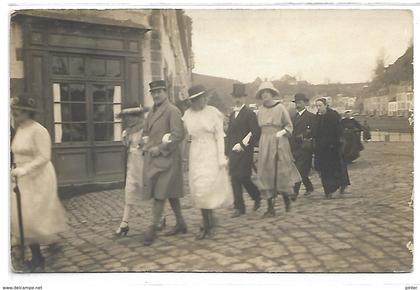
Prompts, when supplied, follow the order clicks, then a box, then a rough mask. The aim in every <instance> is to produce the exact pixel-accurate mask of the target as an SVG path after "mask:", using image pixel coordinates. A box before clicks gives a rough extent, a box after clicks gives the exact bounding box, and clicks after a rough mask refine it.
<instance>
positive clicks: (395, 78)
mask: <svg viewBox="0 0 420 290" xmlns="http://www.w3.org/2000/svg"><path fill="white" fill-rule="evenodd" d="M375 72H376V75H375V77H374V78H373V80H372V82H371V83H370V84H369V87H368V89H367V90H366V92H367V94H369V95H372V94H373V95H382V94H387V93H388V88H389V86H390V85H397V84H399V83H401V82H409V83H413V46H410V47H409V48H408V49H407V50H406V52H405V53H404V54H403V55H402V56H401V57H399V58H398V59H397V60H396V61H395V62H394V63H393V64H391V65H389V66H388V67H383V61H382V60H379V61H378V66H377V68H376V70H375Z"/></svg>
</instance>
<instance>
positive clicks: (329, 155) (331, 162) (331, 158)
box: [312, 108, 350, 194]
mask: <svg viewBox="0 0 420 290" xmlns="http://www.w3.org/2000/svg"><path fill="white" fill-rule="evenodd" d="M342 134H343V130H342V127H341V117H340V115H339V114H338V113H337V112H336V111H334V110H332V109H330V108H328V109H327V112H326V113H325V114H324V115H320V114H317V115H316V117H315V123H314V127H313V130H312V135H313V137H314V140H315V148H314V152H315V169H316V170H317V171H319V172H320V174H321V181H322V186H323V187H324V191H325V193H328V194H329V193H333V192H335V191H336V190H337V189H338V188H340V187H341V186H347V185H349V184H350V180H349V176H348V173H347V166H346V164H345V163H344V160H343V156H342V149H341V142H340V140H341V137H342Z"/></svg>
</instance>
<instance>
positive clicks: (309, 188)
mask: <svg viewBox="0 0 420 290" xmlns="http://www.w3.org/2000/svg"><path fill="white" fill-rule="evenodd" d="M293 102H294V103H295V106H296V111H297V112H296V114H295V116H294V117H292V122H293V133H292V136H291V137H290V147H291V149H292V154H293V157H294V158H295V164H296V167H297V169H298V171H299V173H300V176H301V177H302V182H297V183H296V184H295V186H294V188H293V191H294V194H293V195H292V200H293V201H294V200H296V198H297V196H298V194H299V189H300V186H301V184H302V183H303V185H304V186H305V189H306V192H305V195H309V194H311V193H312V192H313V191H314V187H313V185H312V182H311V180H310V179H309V173H310V171H311V166H312V137H311V129H312V124H313V121H314V118H315V115H314V114H313V113H311V112H309V111H308V110H307V109H306V106H307V105H308V102H309V100H308V98H307V97H306V96H305V95H304V94H301V93H298V94H296V95H295V99H294V101H293Z"/></svg>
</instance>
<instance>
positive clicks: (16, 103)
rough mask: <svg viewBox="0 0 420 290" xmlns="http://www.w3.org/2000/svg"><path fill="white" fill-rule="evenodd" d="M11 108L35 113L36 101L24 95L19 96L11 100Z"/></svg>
mask: <svg viewBox="0 0 420 290" xmlns="http://www.w3.org/2000/svg"><path fill="white" fill-rule="evenodd" d="M12 108H13V109H19V110H23V111H32V112H35V111H37V109H36V100H35V99H34V98H31V97H30V96H29V95H26V94H22V95H19V96H17V97H14V98H12Z"/></svg>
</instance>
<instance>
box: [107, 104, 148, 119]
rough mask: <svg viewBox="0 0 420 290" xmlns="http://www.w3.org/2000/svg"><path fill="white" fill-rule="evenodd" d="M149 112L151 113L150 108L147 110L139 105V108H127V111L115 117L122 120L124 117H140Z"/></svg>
mask: <svg viewBox="0 0 420 290" xmlns="http://www.w3.org/2000/svg"><path fill="white" fill-rule="evenodd" d="M147 111H149V109H148V108H145V107H143V106H142V105H139V106H138V107H130V108H125V109H123V110H121V112H119V113H118V114H116V115H115V117H116V118H118V119H121V118H122V117H124V116H128V115H131V116H140V115H142V114H143V113H145V112H147Z"/></svg>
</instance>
